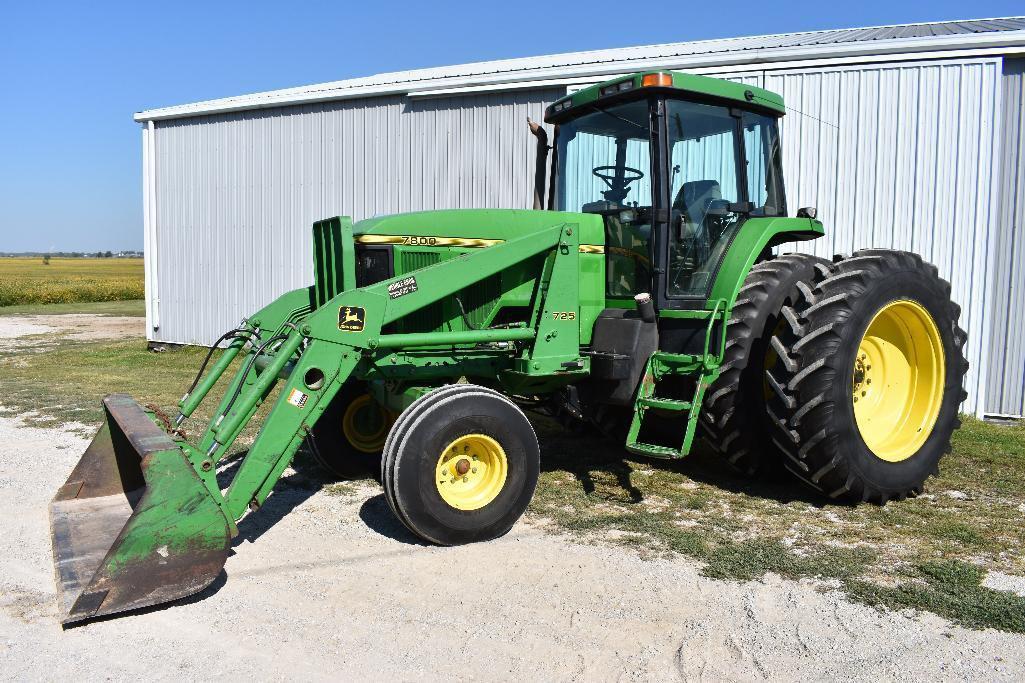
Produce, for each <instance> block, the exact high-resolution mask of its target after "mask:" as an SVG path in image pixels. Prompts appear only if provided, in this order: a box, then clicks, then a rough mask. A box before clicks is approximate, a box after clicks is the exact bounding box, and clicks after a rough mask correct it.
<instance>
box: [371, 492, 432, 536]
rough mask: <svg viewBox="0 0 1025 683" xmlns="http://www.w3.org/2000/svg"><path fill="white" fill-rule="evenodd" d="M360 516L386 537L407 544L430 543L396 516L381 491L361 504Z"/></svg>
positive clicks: (373, 529)
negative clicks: (414, 533) (417, 535)
mask: <svg viewBox="0 0 1025 683" xmlns="http://www.w3.org/2000/svg"><path fill="white" fill-rule="evenodd" d="M359 518H360V519H361V520H363V523H364V524H366V525H367V527H369V528H370V530H371V531H373V532H375V533H378V534H380V535H382V536H384V537H386V538H390V539H392V540H393V541H398V542H400V543H405V544H407V545H419V546H427V545H429V544H428V543H426V542H424V541H423V540H421V539H419V538H417V537H416V536H414V535H413V534H412V532H410V531H409V529H407V528H406V527H405V525H404V524H403V523H402V522H400V521H399V520H398V519H397V518H396V517H395V515H394V514H393V513H392V511H391V508H390V507H388V501H386V500H385V499H384V494H383V493H379V494H378V495H376V496H373V497H372V498H368V499H367V500H366V501H364V503H363V505H361V506H360V509H359Z"/></svg>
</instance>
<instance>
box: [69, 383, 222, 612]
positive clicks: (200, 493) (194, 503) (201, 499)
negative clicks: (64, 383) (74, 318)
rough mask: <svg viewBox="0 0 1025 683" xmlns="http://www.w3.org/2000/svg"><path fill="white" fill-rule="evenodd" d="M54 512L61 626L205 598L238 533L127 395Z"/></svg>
mask: <svg viewBox="0 0 1025 683" xmlns="http://www.w3.org/2000/svg"><path fill="white" fill-rule="evenodd" d="M103 407H104V410H105V411H106V422H105V423H104V425H103V426H102V427H101V428H100V430H99V432H98V433H97V434H96V436H95V437H94V438H93V441H92V443H91V444H90V445H89V448H88V449H86V451H85V454H84V455H83V456H82V459H81V460H80V461H79V463H78V465H77V466H76V467H75V469H74V471H73V472H72V473H71V476H70V477H68V480H67V482H66V483H65V484H64V486H62V487H61V488H60V490H59V491H58V492H57V495H56V496H55V497H54V499H53V501H52V502H51V503H50V530H51V535H52V538H53V559H54V565H55V570H56V579H57V592H58V594H59V601H60V604H59V607H60V613H61V623H63V624H69V623H72V622H75V621H81V620H84V619H90V618H93V617H98V616H102V615H105V614H113V613H115V612H122V611H125V610H130V609H136V608H139V607H146V606H149V605H155V604H159V603H162V602H167V601H170V600H175V599H178V598H182V597H185V596H187V595H191V594H193V593H196V592H199V591H201V590H203V589H204V588H205V587H207V586H208V585H210V583H211V582H212V581H213V580H214V579H215V578H216V577H217V575H218V574H219V573H220V571H221V569H222V568H223V567H224V563H225V561H226V560H227V557H228V549H229V545H230V541H231V528H232V527H231V525H230V523H229V522H228V519H227V518H226V517H225V515H224V513H223V512H221V509H220V507H219V506H218V504H217V502H216V501H215V500H214V498H213V497H212V496H211V494H210V492H209V491H208V489H207V488H206V486H205V485H204V483H203V482H202V480H201V479H200V478H199V475H198V474H197V473H196V471H195V469H193V467H192V464H191V463H190V462H189V460H188V458H187V457H186V455H185V453H184V452H183V451H182V450H181V449H180V448H179V447H178V446H177V445H176V444H175V442H174V441H173V440H172V439H171V438H170V437H169V436H168V435H167V434H166V433H165V432H164V431H163V430H162V429H160V427H158V426H157V425H156V424H154V423H153V421H152V420H151V419H150V417H149V415H148V414H147V413H146V412H145V411H144V410H143V409H142V408H141V407H140V406H139V405H138V404H137V403H136V402H135V401H134V400H133V399H132V398H131V397H130V396H128V395H126V394H112V395H110V396H107V397H106V398H104V399H103Z"/></svg>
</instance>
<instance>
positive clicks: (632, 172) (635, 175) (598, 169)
mask: <svg viewBox="0 0 1025 683" xmlns="http://www.w3.org/2000/svg"><path fill="white" fill-rule="evenodd" d="M618 169H619V167H618V166H595V167H594V169H592V170H591V173H593V174H594V176H595V177H597V178H601V179H602V181H603V182H604V183H605V184H606V185H607V186H608V188H609V189H610V190H612V189H615V186H614V185H613V184H612V183H614V182H615V181H616V176H615V175H614V174H615V172H616V171H617V170H618ZM606 171H612V172H613V174H612V175H610V174H609V173H607V172H606ZM628 174H629V175H628ZM643 177H644V172H643V171H640V170H638V169H636V168H631V167H630V166H624V167H623V181H622V182H623V187H624V188H625V187H626V186H627V185H629V184H630V183H632V182H635V181H638V180H640V179H641V178H643Z"/></svg>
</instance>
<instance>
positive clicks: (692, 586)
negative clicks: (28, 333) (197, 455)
mask: <svg viewBox="0 0 1025 683" xmlns="http://www.w3.org/2000/svg"><path fill="white" fill-rule="evenodd" d="M0 440H2V442H3V443H4V444H5V445H6V446H7V448H6V452H7V454H8V455H7V457H5V458H3V459H2V460H0V515H3V518H4V519H5V520H6V527H7V528H6V530H5V533H4V534H3V535H2V537H0V677H2V678H4V679H17V680H26V679H29V680H43V679H45V680H53V679H60V678H65V677H71V676H74V677H76V678H85V679H101V678H112V679H115V680H126V679H136V678H139V677H147V678H152V679H158V680H181V679H188V680H192V679H201V678H202V679H208V678H213V677H223V678H227V679H237V680H242V679H253V678H259V679H268V678H286V677H287V678H300V677H301V678H308V679H318V680H319V679H325V680H326V679H332V678H334V679H337V678H338V677H346V678H351V677H374V678H383V677H388V678H390V679H397V680H408V679H422V678H430V679H440V678H446V679H451V678H458V679H487V680H513V679H516V680H522V679H532V680H573V679H582V680H668V679H677V678H682V679H685V680H690V679H708V680H716V679H721V678H724V677H725V678H730V679H745V680H746V679H763V678H771V679H798V678H801V679H806V678H825V679H865V680H867V679H877V678H879V677H882V678H885V679H901V678H912V677H914V678H916V679H921V678H922V677H923V676H924V677H926V678H943V679H966V678H970V679H987V680H1022V679H1023V678H1025V647H1023V645H1025V638H1023V637H1021V636H1015V635H1009V634H1004V633H998V632H994V631H985V632H978V631H968V630H965V629H961V628H958V627H955V626H952V625H951V624H949V623H947V622H945V621H944V620H942V619H940V618H939V617H936V616H933V615H928V614H926V615H915V614H899V613H882V612H878V611H876V610H873V609H871V608H868V607H865V606H862V605H855V604H851V603H848V602H847V601H845V600H844V599H843V598H842V597H841V596H840V595H839V594H837V593H836V592H833V591H829V590H826V589H824V588H823V587H822V586H816V585H813V584H812V583H809V582H801V583H795V582H791V581H785V580H782V579H779V578H777V577H773V576H769V577H767V578H766V579H765V580H763V581H755V582H749V583H743V584H738V583H727V582H720V581H715V580H712V579H707V578H704V577H702V576H700V573H699V572H700V567H699V566H698V565H696V564H694V563H692V562H689V561H686V560H683V559H676V560H672V561H669V560H642V559H640V558H639V557H638V556H637V555H636V554H635V553H633V552H631V551H630V550H628V549H624V548H619V547H615V546H604V545H589V544H584V543H580V542H578V541H575V540H573V539H569V538H565V537H562V536H559V535H554V534H551V533H548V532H546V531H545V530H544V529H542V528H540V527H539V526H537V525H535V524H528V523H521V524H519V525H517V526H516V527H515V528H514V529H513V531H512V532H511V533H510V534H508V535H507V536H506V537H504V538H502V539H499V540H497V541H494V542H491V543H486V544H480V545H473V546H465V547H460V548H433V547H425V546H421V545H419V544H417V543H416V542H415V541H414V539H412V538H411V537H410V536H409V535H407V534H406V533H405V532H404V530H402V529H401V528H400V527H399V526H398V524H397V523H396V522H395V521H394V520H393V519H392V517H391V515H390V513H389V511H388V508H387V505H386V504H385V502H384V500H383V498H382V496H381V494H380V491H379V490H378V489H377V487H376V486H369V485H363V486H358V487H356V488H355V492H354V493H352V494H347V495H331V494H330V493H328V492H327V490H318V489H317V484H318V482H316V481H315V480H314V479H311V478H308V477H307V476H306V475H304V474H298V473H295V472H291V473H289V474H288V476H287V477H286V478H285V480H283V482H282V484H281V485H280V486H279V489H278V491H277V492H276V493H275V494H274V495H273V496H272V497H271V498H270V499H269V500H268V503H267V505H266V506H265V507H264V509H263V510H261V511H260V512H259V513H258V514H256V515H254V516H252V517H251V518H248V519H246V520H245V521H244V522H243V523H242V525H241V528H242V535H241V536H240V538H239V539H237V541H236V544H235V548H234V551H235V552H234V555H233V556H232V557H230V558H229V559H228V563H227V566H226V567H225V573H226V576H222V579H221V580H218V581H217V582H215V584H214V586H212V587H211V588H210V589H208V590H207V591H206V592H204V593H202V594H200V595H199V596H198V597H196V598H193V599H190V600H187V601H185V602H184V603H178V604H175V605H171V606H167V607H163V608H155V609H152V610H149V611H146V612H143V613H137V614H133V615H130V616H126V617H121V618H116V619H109V620H106V621H101V622H97V623H91V624H88V625H85V626H80V627H77V628H72V629H69V630H67V631H62V630H61V629H60V627H59V626H58V625H57V621H56V617H57V613H56V599H55V595H54V588H53V573H52V568H51V561H50V547H49V530H48V523H47V513H46V506H47V503H48V501H49V498H50V497H51V496H52V494H53V492H54V491H55V490H56V489H57V487H58V486H59V485H60V484H61V483H63V480H64V478H65V477H66V476H67V473H68V472H69V471H70V469H71V467H72V466H73V464H74V463H75V461H76V460H77V458H78V456H79V454H80V453H81V452H82V450H83V449H84V448H85V446H86V441H85V440H84V439H82V438H80V437H78V436H75V435H73V434H72V433H71V432H70V431H69V430H68V429H39V428H34V427H28V426H25V424H24V423H23V422H22V421H21V420H20V419H18V418H17V417H0Z"/></svg>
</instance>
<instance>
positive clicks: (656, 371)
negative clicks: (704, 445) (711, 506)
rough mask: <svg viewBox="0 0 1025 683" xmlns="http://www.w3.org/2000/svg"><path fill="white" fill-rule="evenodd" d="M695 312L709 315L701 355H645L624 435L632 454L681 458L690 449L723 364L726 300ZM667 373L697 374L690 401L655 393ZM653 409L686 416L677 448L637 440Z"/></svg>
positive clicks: (665, 353) (658, 353) (656, 353)
mask: <svg viewBox="0 0 1025 683" xmlns="http://www.w3.org/2000/svg"><path fill="white" fill-rule="evenodd" d="M694 313H695V314H703V315H702V317H703V316H704V315H707V316H708V326H707V328H706V330H705V344H704V351H703V353H701V354H685V353H667V352H665V351H656V352H655V353H653V354H651V356H650V357H649V358H648V362H647V365H646V366H645V368H644V377H643V379H642V380H641V386H640V387H639V388H638V389H637V398H636V400H635V401H634V414H633V419H632V420H631V422H630V430H629V432H627V436H626V450H628V451H630V452H631V453H636V454H637V455H645V456H648V457H652V458H682V457H683V456H685V455H687V453H689V452H690V447H691V444H692V443H693V441H694V434H695V432H696V431H697V426H698V415H700V414H701V404H702V403H703V402H704V398H705V390H707V389H708V387H709V386H710V385H711V384H712V382H714V381H715V379H716V378H717V377H718V376H719V367H720V366H721V365H722V360H723V354H724V353H725V346H726V316H727V313H728V310H727V309H726V302H725V301H722V300H719V301H717V302H716V303H715V308H714V309H713V310H712V311H695V312H694ZM716 321H720V322H722V326H721V328H720V332H721V335H720V338H719V339H718V340H717V341H718V349H716V350H715V352H714V353H713V352H712V349H711V343H712V332H713V330H714V329H715V323H716ZM667 375H691V376H694V375H696V376H697V381H696V382H695V385H694V395H693V396H692V397H691V399H690V400H689V401H687V400H681V399H674V398H665V397H661V396H658V395H657V389H658V383H659V380H660V379H661V378H663V377H665V376H667ZM652 409H655V410H663V411H671V412H673V413H679V414H680V415H681V417H683V416H686V426H685V429H684V435H683V443H682V444H681V445H680V447H679V448H674V447H672V446H661V445H658V444H651V443H643V442H641V441H639V440H638V436H639V435H640V433H641V426H642V425H643V423H644V417H645V415H646V414H647V413H648V411H649V410H652Z"/></svg>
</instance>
